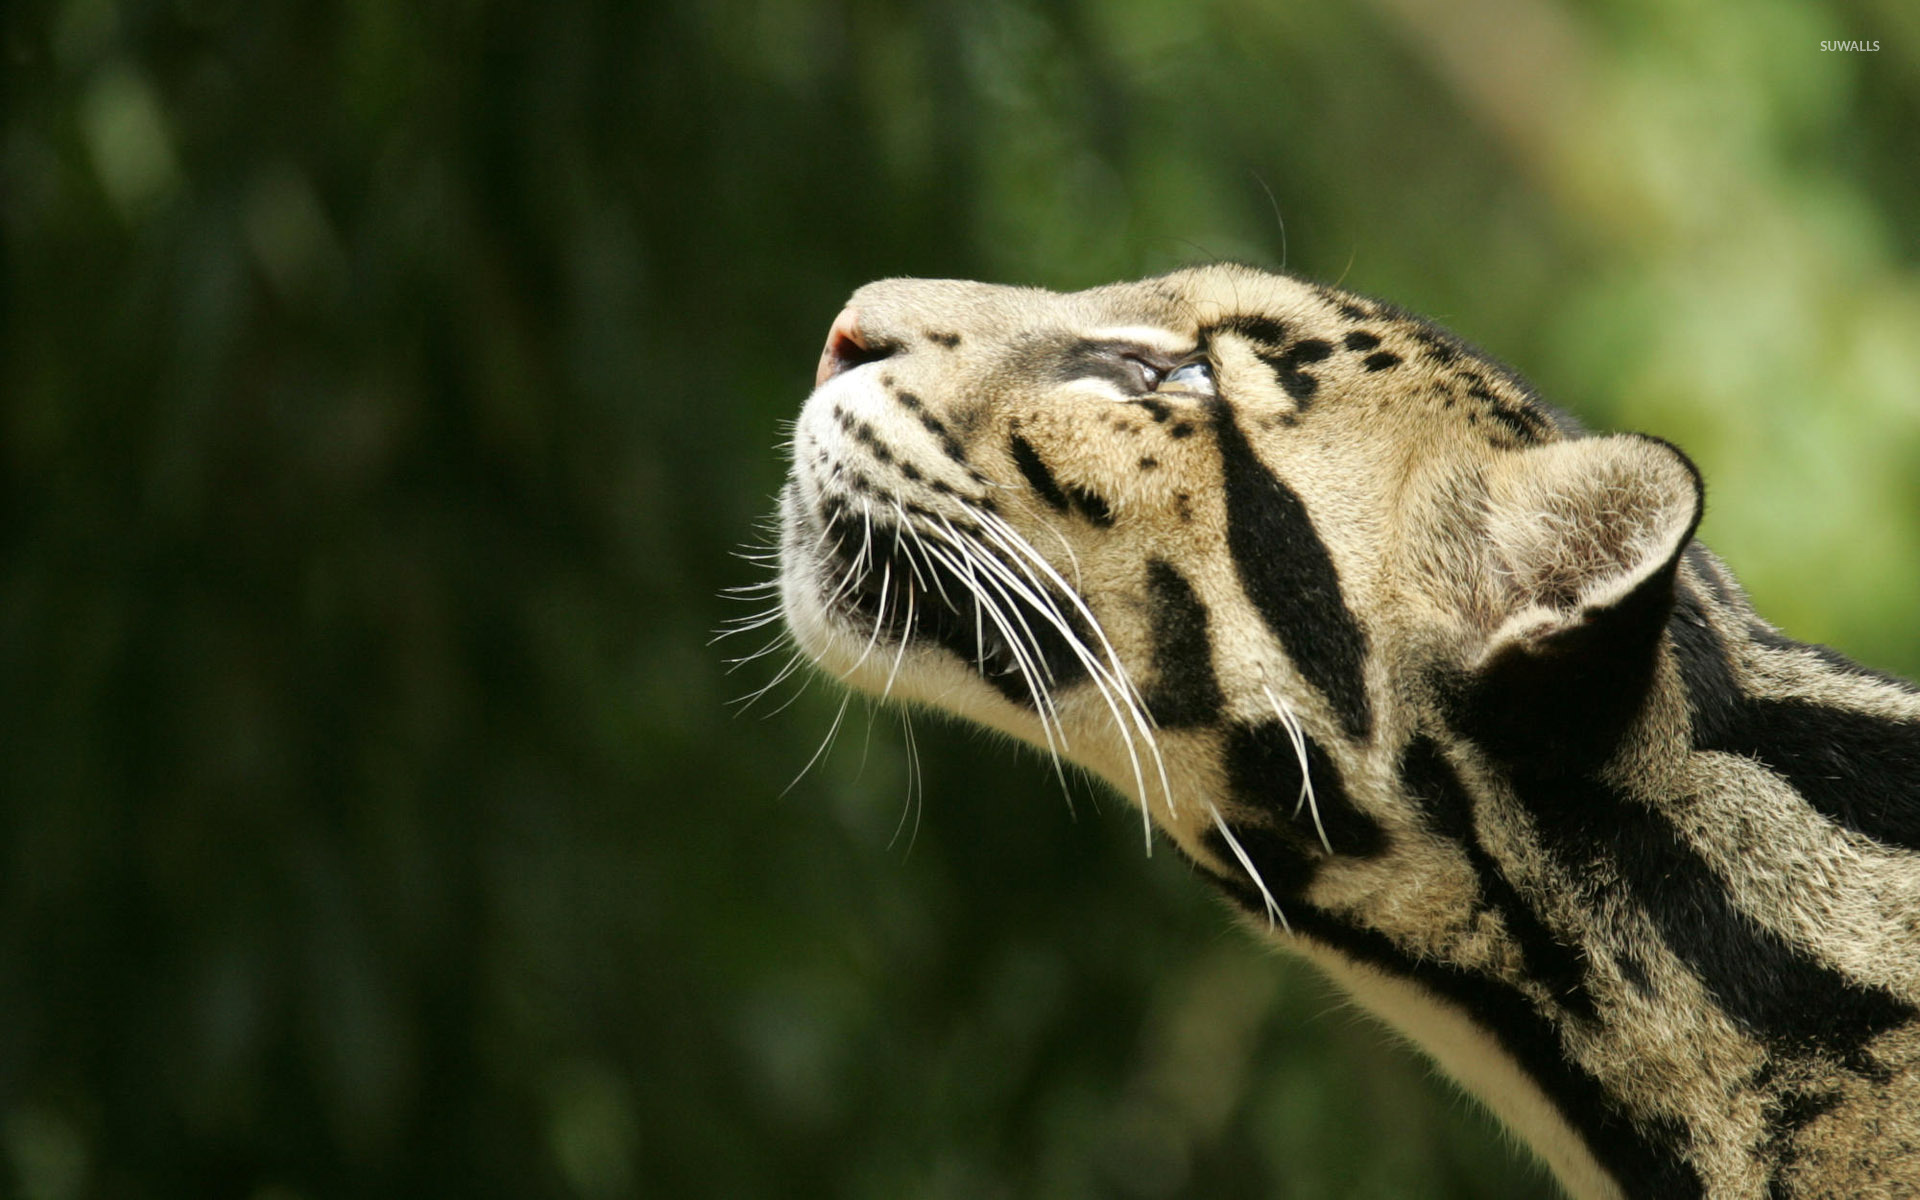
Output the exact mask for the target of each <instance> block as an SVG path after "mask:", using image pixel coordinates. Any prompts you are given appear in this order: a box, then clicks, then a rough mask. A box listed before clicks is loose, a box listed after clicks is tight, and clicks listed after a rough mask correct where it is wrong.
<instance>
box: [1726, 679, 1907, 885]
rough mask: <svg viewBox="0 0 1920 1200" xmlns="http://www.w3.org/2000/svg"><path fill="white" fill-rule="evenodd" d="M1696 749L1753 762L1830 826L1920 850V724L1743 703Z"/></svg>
mask: <svg viewBox="0 0 1920 1200" xmlns="http://www.w3.org/2000/svg"><path fill="white" fill-rule="evenodd" d="M1694 746H1695V747H1696V748H1697V749H1701V750H1719V751H1724V752H1726V753H1728V754H1739V755H1743V756H1745V757H1747V758H1751V759H1754V760H1755V761H1757V762H1758V763H1760V765H1761V766H1763V767H1766V768H1767V769H1768V770H1770V771H1772V772H1774V773H1775V774H1777V775H1779V776H1780V777H1781V778H1783V779H1785V780H1786V781H1787V782H1788V783H1789V784H1791V785H1792V786H1793V788H1794V790H1796V791H1798V792H1799V793H1800V795H1801V796H1802V797H1804V798H1805V799H1806V801H1807V803H1808V804H1811V805H1812V806H1813V807H1814V808H1815V809H1817V810H1818V811H1819V812H1820V814H1821V815H1822V816H1824V817H1826V818H1827V819H1828V820H1829V821H1832V822H1834V823H1835V824H1836V825H1839V826H1841V827H1842V828H1844V829H1850V830H1852V831H1853V832H1855V833H1858V834H1862V835H1864V836H1866V837H1870V838H1872V839H1873V840H1874V841H1876V842H1879V843H1881V844H1882V845H1887V846H1898V847H1900V848H1902V849H1905V850H1920V723H1916V722H1913V721H1897V720H1893V719H1891V718H1888V717H1881V716H1875V715H1873V714H1871V713H1863V712H1853V711H1850V710H1847V709H1844V708H1835V707H1832V706H1830V705H1826V704H1817V703H1814V702H1812V701H1807V700H1762V699H1754V698H1742V699H1740V700H1739V702H1738V704H1737V707H1735V708H1734V709H1733V710H1732V711H1731V712H1730V713H1728V714H1727V715H1726V717H1725V719H1724V720H1722V721H1721V722H1719V723H1718V725H1717V727H1715V726H1707V727H1700V726H1696V728H1695V732H1694Z"/></svg>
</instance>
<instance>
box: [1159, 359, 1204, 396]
mask: <svg viewBox="0 0 1920 1200" xmlns="http://www.w3.org/2000/svg"><path fill="white" fill-rule="evenodd" d="M1160 386H1161V387H1177V388H1185V389H1186V390H1187V391H1190V392H1211V391H1213V368H1212V367H1211V366H1209V365H1207V364H1206V363H1204V362H1190V363H1185V364H1182V365H1181V366H1178V367H1175V368H1174V369H1173V370H1171V371H1169V372H1167V377H1166V378H1165V379H1162V380H1161V381H1160Z"/></svg>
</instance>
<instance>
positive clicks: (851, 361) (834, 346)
mask: <svg viewBox="0 0 1920 1200" xmlns="http://www.w3.org/2000/svg"><path fill="white" fill-rule="evenodd" d="M870 357H872V355H871V354H870V353H869V352H868V347H867V342H866V339H865V338H863V337H861V336H860V310H859V309H857V308H843V309H841V310H840V315H839V316H837V317H835V318H834V319H833V328H832V329H829V330H827V345H826V348H825V349H823V350H821V351H820V365H819V366H818V367H817V368H815V369H814V372H813V386H815V387H819V386H820V385H821V384H823V383H825V382H826V381H827V380H829V379H832V378H833V377H834V376H835V375H838V374H839V373H840V372H842V371H844V370H846V369H847V368H848V367H850V366H855V365H858V364H859V363H862V362H865V361H867V359H869V358H870Z"/></svg>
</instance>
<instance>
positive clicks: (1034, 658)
mask: <svg viewBox="0 0 1920 1200" xmlns="http://www.w3.org/2000/svg"><path fill="white" fill-rule="evenodd" d="M825 525H826V538H825V545H826V547H827V555H826V561H827V566H826V570H825V572H824V579H825V581H826V582H825V584H824V586H825V587H827V588H830V589H832V590H831V592H830V594H829V596H828V602H829V607H830V608H832V609H833V610H835V611H836V612H838V613H839V614H840V615H841V616H842V617H843V618H844V619H845V620H846V621H847V622H848V623H849V624H850V625H851V626H853V628H854V629H855V630H857V631H860V632H862V633H863V634H864V636H865V637H866V638H867V639H868V641H869V642H870V643H872V644H874V645H881V644H884V645H887V646H893V647H899V648H900V649H905V648H907V647H911V646H922V645H924V646H936V647H939V648H941V649H943V650H945V651H947V652H948V653H951V654H953V655H954V656H955V657H957V658H959V659H960V660H962V661H963V662H965V663H967V664H968V666H970V667H971V668H972V669H973V670H974V671H975V672H976V673H977V674H978V675H979V676H980V678H981V679H982V680H984V681H985V682H986V683H987V684H988V685H990V686H991V687H992V688H993V689H994V690H995V691H997V692H999V693H1000V694H1001V695H1002V696H1004V697H1006V698H1007V699H1008V700H1010V701H1013V702H1014V703H1016V704H1020V705H1023V706H1026V707H1036V706H1038V705H1039V704H1040V703H1041V700H1042V698H1043V697H1044V696H1051V695H1053V694H1054V693H1056V692H1057V691H1059V690H1060V689H1062V688H1065V687H1068V686H1070V685H1072V684H1074V683H1076V682H1078V681H1080V680H1082V679H1084V678H1085V677H1086V666H1085V663H1084V660H1085V657H1086V653H1087V651H1086V647H1087V646H1088V645H1089V644H1090V642H1091V639H1090V636H1089V633H1088V629H1087V624H1086V622H1085V620H1084V619H1082V617H1081V614H1080V613H1079V612H1078V611H1077V608H1078V606H1077V605H1076V604H1075V603H1074V602H1073V601H1071V600H1069V599H1068V598H1067V597H1066V596H1065V595H1064V594H1063V593H1062V591H1061V590H1060V589H1059V588H1058V587H1057V586H1054V585H1052V584H1051V583H1049V582H1047V581H1046V580H1045V579H1044V578H1042V577H1040V576H1039V575H1038V574H1037V573H1036V572H1035V571H1034V570H1032V569H1031V568H1029V567H1025V566H1023V565H1022V564H1021V563H1020V562H1019V561H1018V560H1016V559H1013V558H1012V557H1010V556H1008V555H1006V554H1003V553H1001V552H1000V551H999V550H998V549H997V548H995V547H992V546H990V545H988V544H986V542H985V541H984V540H983V538H982V536H981V535H980V534H979V532H978V531H977V530H970V529H968V528H966V527H965V526H963V525H960V524H958V523H955V522H951V521H945V522H942V523H941V526H940V527H938V528H933V529H925V530H923V529H919V528H915V527H914V526H912V525H906V524H897V523H892V522H876V521H869V520H866V519H863V518H861V517H856V516H854V515H853V514H852V513H851V512H850V511H847V510H846V509H844V508H836V509H835V510H834V511H832V512H831V513H830V514H829V515H828V516H827V517H826V521H825Z"/></svg>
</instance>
